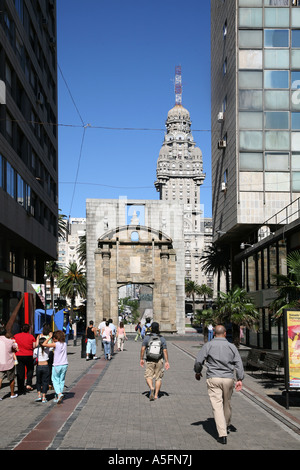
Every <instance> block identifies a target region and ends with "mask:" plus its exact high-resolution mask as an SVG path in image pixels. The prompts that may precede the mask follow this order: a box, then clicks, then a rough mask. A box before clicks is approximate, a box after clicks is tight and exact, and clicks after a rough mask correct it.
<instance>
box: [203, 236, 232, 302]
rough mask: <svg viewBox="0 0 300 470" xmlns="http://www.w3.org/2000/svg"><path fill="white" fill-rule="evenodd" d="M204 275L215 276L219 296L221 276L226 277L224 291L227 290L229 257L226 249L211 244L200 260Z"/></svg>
mask: <svg viewBox="0 0 300 470" xmlns="http://www.w3.org/2000/svg"><path fill="white" fill-rule="evenodd" d="M200 262H201V264H202V269H203V272H204V274H206V275H207V274H210V273H212V274H213V275H217V292H218V295H219V292H220V286H221V274H222V273H224V274H225V276H226V291H227V292H228V290H229V267H230V256H229V250H228V249H227V247H223V246H222V247H221V246H220V245H218V244H217V243H212V244H211V245H210V246H209V247H208V248H207V249H206V250H204V251H203V254H202V256H201V258H200Z"/></svg>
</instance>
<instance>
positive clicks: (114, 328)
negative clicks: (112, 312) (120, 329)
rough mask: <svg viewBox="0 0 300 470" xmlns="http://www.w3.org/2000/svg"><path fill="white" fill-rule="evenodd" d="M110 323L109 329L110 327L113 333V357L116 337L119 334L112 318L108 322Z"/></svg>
mask: <svg viewBox="0 0 300 470" xmlns="http://www.w3.org/2000/svg"><path fill="white" fill-rule="evenodd" d="M108 322H109V327H110V329H111V333H112V338H111V355H113V354H114V346H115V337H116V333H117V328H116V327H115V325H114V324H113V321H112V319H111V318H110V319H109V320H108Z"/></svg>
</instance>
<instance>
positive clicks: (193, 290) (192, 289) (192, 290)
mask: <svg viewBox="0 0 300 470" xmlns="http://www.w3.org/2000/svg"><path fill="white" fill-rule="evenodd" d="M199 287H200V286H199V285H198V284H197V283H196V282H194V281H190V280H189V279H186V280H185V293H186V295H187V296H188V297H190V296H192V299H193V315H195V295H196V294H197V293H198V289H199Z"/></svg>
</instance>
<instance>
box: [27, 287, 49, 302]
mask: <svg viewBox="0 0 300 470" xmlns="http://www.w3.org/2000/svg"><path fill="white" fill-rule="evenodd" d="M31 285H32V287H33V289H34V291H35V292H36V294H37V295H38V296H39V298H40V300H41V302H42V304H43V305H44V306H46V303H45V284H31Z"/></svg>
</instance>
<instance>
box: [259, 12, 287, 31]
mask: <svg viewBox="0 0 300 470" xmlns="http://www.w3.org/2000/svg"><path fill="white" fill-rule="evenodd" d="M289 25H290V9H289V8H266V9H265V27H266V28H288V27H289Z"/></svg>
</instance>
